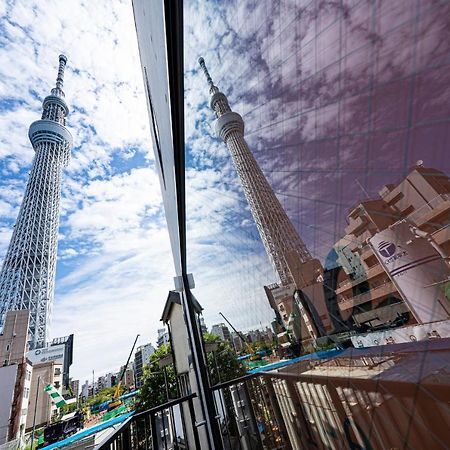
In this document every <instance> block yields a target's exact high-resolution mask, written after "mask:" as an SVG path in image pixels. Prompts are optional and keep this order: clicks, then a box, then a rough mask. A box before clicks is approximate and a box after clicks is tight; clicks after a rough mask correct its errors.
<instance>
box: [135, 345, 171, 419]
mask: <svg viewBox="0 0 450 450" xmlns="http://www.w3.org/2000/svg"><path fill="white" fill-rule="evenodd" d="M170 352H171V348H170V345H169V344H163V345H161V346H160V347H159V348H158V349H156V351H155V352H154V353H153V354H152V355H151V357H150V363H149V364H147V365H145V366H144V378H143V385H142V386H141V387H140V389H139V395H138V396H137V401H136V408H137V409H138V410H139V411H145V410H146V409H149V408H153V407H155V406H158V405H161V404H163V403H166V402H168V401H169V400H170V399H171V398H176V397H177V386H176V378H175V369H174V367H173V365H172V364H170V365H168V366H166V367H165V368H163V369H161V368H160V367H159V364H158V361H159V360H160V359H161V358H164V357H165V356H167V355H168V354H169V353H170Z"/></svg>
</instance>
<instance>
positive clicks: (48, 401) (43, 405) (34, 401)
mask: <svg viewBox="0 0 450 450" xmlns="http://www.w3.org/2000/svg"><path fill="white" fill-rule="evenodd" d="M62 380H63V365H62V364H61V363H58V362H56V361H47V362H44V363H41V364H35V365H33V377H32V380H31V387H30V401H29V404H28V408H29V410H30V414H29V415H28V417H27V421H26V428H27V430H29V429H31V428H32V427H33V423H35V424H36V426H37V427H39V426H44V425H46V424H48V423H50V422H51V420H52V417H53V416H55V415H56V414H58V411H59V410H58V408H57V406H56V405H55V404H54V403H53V402H52V398H51V397H50V395H49V394H47V392H45V390H44V388H45V387H46V386H47V385H48V384H51V385H53V386H54V387H55V389H56V390H57V391H58V392H59V393H61V388H62ZM34 411H36V413H34ZM34 414H36V416H35V415H34Z"/></svg>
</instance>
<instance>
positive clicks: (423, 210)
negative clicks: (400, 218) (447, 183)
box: [408, 194, 450, 222]
mask: <svg viewBox="0 0 450 450" xmlns="http://www.w3.org/2000/svg"><path fill="white" fill-rule="evenodd" d="M448 201H450V194H440V195H437V196H436V197H434V198H433V199H431V200H430V201H429V202H428V203H426V204H425V205H422V206H421V207H420V208H419V209H416V210H415V211H413V212H412V213H411V214H410V215H409V216H408V219H409V220H411V221H412V222H416V221H418V220H420V219H421V218H423V217H425V215H426V214H427V213H429V212H431V211H433V210H434V209H435V208H437V207H438V206H439V205H440V204H442V203H444V202H448Z"/></svg>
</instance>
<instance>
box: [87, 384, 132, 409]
mask: <svg viewBox="0 0 450 450" xmlns="http://www.w3.org/2000/svg"><path fill="white" fill-rule="evenodd" d="M116 389H117V386H113V387H110V388H105V389H102V390H101V391H100V392H98V393H97V394H96V395H94V397H91V398H90V399H88V400H87V405H88V406H92V405H97V404H98V403H103V402H106V401H108V400H111V399H112V398H113V397H114V394H115V392H116ZM124 392H125V386H120V390H119V395H122V394H123V393H124Z"/></svg>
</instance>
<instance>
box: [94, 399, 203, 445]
mask: <svg viewBox="0 0 450 450" xmlns="http://www.w3.org/2000/svg"><path fill="white" fill-rule="evenodd" d="M195 397H196V395H195V394H191V395H188V396H186V397H181V398H179V399H176V400H172V401H170V402H168V403H165V404H163V405H160V406H157V407H156V408H151V409H149V410H147V411H144V412H141V413H137V414H134V415H132V416H131V417H130V418H129V419H127V420H126V421H125V422H123V424H122V425H121V426H120V428H119V429H118V430H116V431H115V432H114V434H113V435H112V436H110V437H109V438H108V439H107V440H106V441H104V442H101V443H100V444H99V445H97V446H96V447H94V450H147V449H151V450H160V449H164V450H182V449H183V450H184V449H191V448H192V449H200V441H199V437H198V430H197V424H196V423H195V412H194V405H193V399H194V398H195ZM184 411H188V412H189V413H188V414H185V413H184ZM186 419H187V420H188V421H189V423H186V422H185V420H186ZM188 427H189V429H188Z"/></svg>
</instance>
